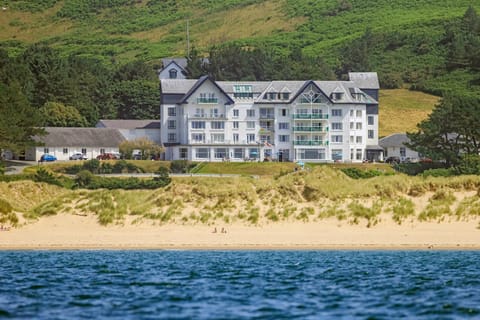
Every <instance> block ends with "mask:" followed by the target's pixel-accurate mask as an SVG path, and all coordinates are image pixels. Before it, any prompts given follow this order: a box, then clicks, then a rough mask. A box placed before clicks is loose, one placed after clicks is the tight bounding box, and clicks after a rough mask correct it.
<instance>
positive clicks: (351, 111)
mask: <svg viewBox="0 0 480 320" xmlns="http://www.w3.org/2000/svg"><path fill="white" fill-rule="evenodd" d="M354 115H355V110H353V109H350V117H351V118H353V116H354Z"/></svg>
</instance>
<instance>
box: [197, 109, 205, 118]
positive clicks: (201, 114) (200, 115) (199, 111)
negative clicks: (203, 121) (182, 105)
mask: <svg viewBox="0 0 480 320" xmlns="http://www.w3.org/2000/svg"><path fill="white" fill-rule="evenodd" d="M195 117H197V118H205V110H204V109H203V108H196V109H195Z"/></svg>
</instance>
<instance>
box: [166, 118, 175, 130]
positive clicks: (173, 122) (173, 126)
mask: <svg viewBox="0 0 480 320" xmlns="http://www.w3.org/2000/svg"><path fill="white" fill-rule="evenodd" d="M176 128H177V121H175V120H168V129H176Z"/></svg>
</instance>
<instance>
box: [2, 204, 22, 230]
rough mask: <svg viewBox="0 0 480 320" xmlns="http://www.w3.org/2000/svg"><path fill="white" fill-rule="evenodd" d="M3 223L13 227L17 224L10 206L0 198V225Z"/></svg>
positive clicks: (15, 216)
mask: <svg viewBox="0 0 480 320" xmlns="http://www.w3.org/2000/svg"><path fill="white" fill-rule="evenodd" d="M4 223H10V224H12V225H14V226H15V225H17V224H18V217H17V215H16V214H15V213H14V212H13V207H12V205H11V204H10V203H9V202H7V201H6V200H4V199H2V198H0V224H4Z"/></svg>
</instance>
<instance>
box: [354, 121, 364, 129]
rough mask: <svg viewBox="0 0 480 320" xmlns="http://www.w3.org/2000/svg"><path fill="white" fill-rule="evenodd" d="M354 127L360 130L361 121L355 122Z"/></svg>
mask: <svg viewBox="0 0 480 320" xmlns="http://www.w3.org/2000/svg"><path fill="white" fill-rule="evenodd" d="M355 129H357V130H362V123H361V122H357V123H355Z"/></svg>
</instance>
